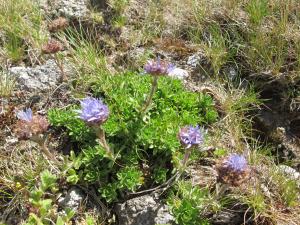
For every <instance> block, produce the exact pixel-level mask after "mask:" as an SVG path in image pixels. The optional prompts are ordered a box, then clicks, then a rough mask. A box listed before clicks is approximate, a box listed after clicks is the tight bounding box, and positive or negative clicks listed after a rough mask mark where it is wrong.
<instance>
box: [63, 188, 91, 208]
mask: <svg viewBox="0 0 300 225" xmlns="http://www.w3.org/2000/svg"><path fill="white" fill-rule="evenodd" d="M84 198H85V196H84V194H83V193H82V191H81V190H80V189H79V188H76V187H72V188H71V189H70V190H69V191H68V193H67V194H66V196H65V197H62V198H60V199H59V200H58V204H59V206H60V207H62V208H70V209H72V210H74V211H75V212H76V211H77V210H78V208H79V206H80V205H81V203H82V201H83V199H84Z"/></svg>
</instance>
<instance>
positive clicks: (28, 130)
mask: <svg viewBox="0 0 300 225" xmlns="http://www.w3.org/2000/svg"><path fill="white" fill-rule="evenodd" d="M16 115H17V117H18V119H19V121H18V122H17V123H16V125H15V129H14V131H15V133H16V135H17V136H18V138H19V139H24V140H26V139H37V138H38V136H39V135H41V134H43V133H45V132H46V131H47V130H48V127H49V123H48V121H47V119H46V118H45V117H43V116H40V115H33V114H32V110H31V109H25V110H24V111H18V112H17V113H16Z"/></svg>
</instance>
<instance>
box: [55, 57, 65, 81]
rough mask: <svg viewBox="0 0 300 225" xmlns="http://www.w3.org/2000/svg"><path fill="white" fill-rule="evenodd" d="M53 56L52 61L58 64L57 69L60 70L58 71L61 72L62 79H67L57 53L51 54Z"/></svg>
mask: <svg viewBox="0 0 300 225" xmlns="http://www.w3.org/2000/svg"><path fill="white" fill-rule="evenodd" d="M53 56H54V57H53V58H54V61H55V63H56V65H57V66H58V68H59V70H60V72H61V76H62V81H67V80H68V79H67V75H66V73H65V71H64V66H63V63H62V62H61V61H60V59H59V57H58V55H57V53H55V54H53Z"/></svg>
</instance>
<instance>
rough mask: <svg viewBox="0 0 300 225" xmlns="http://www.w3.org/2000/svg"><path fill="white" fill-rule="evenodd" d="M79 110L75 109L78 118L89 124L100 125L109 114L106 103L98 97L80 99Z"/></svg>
mask: <svg viewBox="0 0 300 225" xmlns="http://www.w3.org/2000/svg"><path fill="white" fill-rule="evenodd" d="M80 104H81V110H76V112H77V113H78V114H79V118H80V119H82V120H84V121H85V122H86V123H87V124H89V125H100V124H102V123H104V122H105V121H106V120H107V118H108V115H109V110H108V107H107V105H105V104H104V103H103V102H102V101H101V100H100V99H97V98H92V97H87V98H85V99H83V100H82V101H80Z"/></svg>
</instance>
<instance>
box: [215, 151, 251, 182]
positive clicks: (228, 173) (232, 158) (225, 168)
mask: <svg viewBox="0 0 300 225" xmlns="http://www.w3.org/2000/svg"><path fill="white" fill-rule="evenodd" d="M216 169H217V172H218V180H219V181H221V182H222V183H226V184H230V185H232V186H238V185H240V184H242V183H243V182H244V181H245V180H247V179H248V178H249V175H250V171H251V170H250V167H249V165H248V162H247V160H246V158H245V157H244V156H243V155H238V154H230V155H229V156H227V157H226V158H224V159H222V160H221V161H220V162H219V163H217V166H216Z"/></svg>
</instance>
